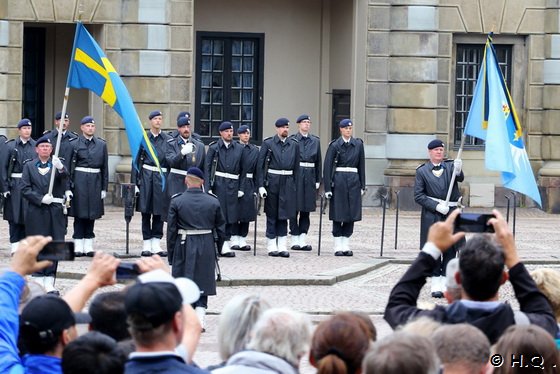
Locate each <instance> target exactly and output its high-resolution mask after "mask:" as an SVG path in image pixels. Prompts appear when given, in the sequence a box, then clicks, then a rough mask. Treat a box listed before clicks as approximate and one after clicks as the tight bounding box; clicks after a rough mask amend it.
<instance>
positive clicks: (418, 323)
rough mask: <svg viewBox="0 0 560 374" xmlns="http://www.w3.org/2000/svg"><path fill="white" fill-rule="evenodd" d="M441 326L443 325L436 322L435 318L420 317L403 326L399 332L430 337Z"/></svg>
mask: <svg viewBox="0 0 560 374" xmlns="http://www.w3.org/2000/svg"><path fill="white" fill-rule="evenodd" d="M440 326H441V323H439V322H438V321H435V320H434V319H433V318H430V317H427V316H420V317H418V318H415V319H413V320H411V321H409V322H407V323H406V324H405V325H402V326H401V327H400V328H399V330H400V331H404V332H407V333H409V334H417V335H421V336H425V337H430V336H431V335H432V333H433V332H434V331H435V330H436V329H437V328H438V327H440Z"/></svg>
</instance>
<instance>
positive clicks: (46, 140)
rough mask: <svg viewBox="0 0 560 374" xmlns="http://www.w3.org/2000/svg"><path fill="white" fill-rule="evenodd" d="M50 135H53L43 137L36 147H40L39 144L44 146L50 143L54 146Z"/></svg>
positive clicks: (38, 140)
mask: <svg viewBox="0 0 560 374" xmlns="http://www.w3.org/2000/svg"><path fill="white" fill-rule="evenodd" d="M50 135H51V134H45V135H43V136H41V137H40V138H39V139H37V141H36V142H35V147H38V146H39V144H42V143H49V144H51V145H52V141H51V137H50Z"/></svg>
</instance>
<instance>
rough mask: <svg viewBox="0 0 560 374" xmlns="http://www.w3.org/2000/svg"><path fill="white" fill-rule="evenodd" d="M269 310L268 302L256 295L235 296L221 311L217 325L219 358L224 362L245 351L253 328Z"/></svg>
mask: <svg viewBox="0 0 560 374" xmlns="http://www.w3.org/2000/svg"><path fill="white" fill-rule="evenodd" d="M269 308H270V304H269V303H268V301H266V300H264V299H262V298H260V297H259V296H257V295H237V296H235V297H233V298H232V299H231V300H230V301H229V302H228V303H227V304H226V306H225V307H224V309H223V310H222V314H221V316H220V323H219V325H218V345H219V350H220V357H221V358H222V360H224V361H226V360H227V359H228V358H230V357H231V356H232V355H234V354H235V353H237V352H239V351H242V350H244V349H245V347H246V345H247V343H248V342H249V339H250V338H251V336H250V334H251V330H252V329H253V326H254V325H255V323H256V322H257V320H258V319H259V317H260V316H261V315H262V314H263V312H264V311H265V310H267V309H269Z"/></svg>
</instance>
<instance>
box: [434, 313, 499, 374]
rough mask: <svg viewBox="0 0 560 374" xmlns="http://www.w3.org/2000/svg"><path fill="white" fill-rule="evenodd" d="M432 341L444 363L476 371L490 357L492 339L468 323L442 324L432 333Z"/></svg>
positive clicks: (482, 366) (447, 365)
mask: <svg viewBox="0 0 560 374" xmlns="http://www.w3.org/2000/svg"><path fill="white" fill-rule="evenodd" d="M432 342H434V345H435V347H436V350H437V354H438V356H439V358H440V359H441V362H442V364H443V365H444V366H445V367H446V368H450V367H456V368H462V369H464V370H465V371H468V372H471V373H474V372H477V371H480V370H481V369H482V368H484V366H485V365H486V363H487V362H488V358H489V357H490V341H489V340H488V338H487V337H486V335H484V333H483V332H482V331H480V330H479V329H478V328H476V327H474V326H472V325H469V324H467V323H458V324H456V325H442V326H441V327H440V328H438V329H437V330H436V331H435V332H434V333H433V335H432Z"/></svg>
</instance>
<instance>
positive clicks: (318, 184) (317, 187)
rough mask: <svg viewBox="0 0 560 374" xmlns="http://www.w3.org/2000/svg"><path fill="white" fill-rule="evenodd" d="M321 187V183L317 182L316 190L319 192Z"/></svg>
mask: <svg viewBox="0 0 560 374" xmlns="http://www.w3.org/2000/svg"><path fill="white" fill-rule="evenodd" d="M320 185H321V183H319V182H316V183H315V189H316V190H318V189H319V186H320Z"/></svg>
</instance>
